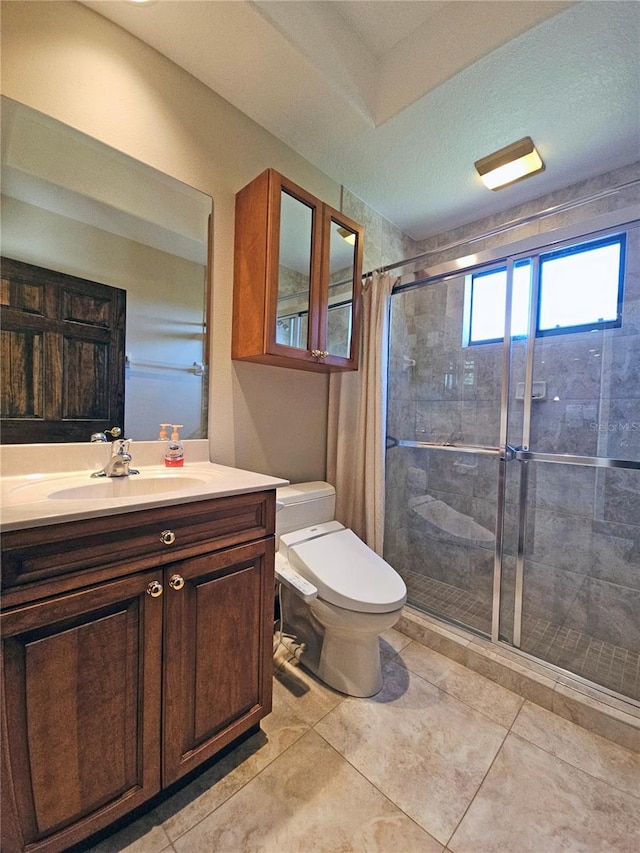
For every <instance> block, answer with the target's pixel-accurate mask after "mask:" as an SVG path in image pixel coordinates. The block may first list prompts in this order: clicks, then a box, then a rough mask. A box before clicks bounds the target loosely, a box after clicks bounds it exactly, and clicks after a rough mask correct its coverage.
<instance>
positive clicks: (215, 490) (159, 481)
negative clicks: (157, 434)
mask: <svg viewBox="0 0 640 853" xmlns="http://www.w3.org/2000/svg"><path fill="white" fill-rule="evenodd" d="M152 449H153V450H155V446H154V447H153V448H152ZM95 463H97V464H95V467H94V469H93V470H98V469H99V467H100V465H101V464H102V461H101V460H95ZM286 483H287V481H286V480H281V479H279V478H275V477H267V476H265V475H263V474H256V473H254V472H252V471H243V470H242V469H240V468H229V467H227V466H226V465H218V464H215V463H213V462H192V463H186V464H185V465H184V467H183V468H178V469H175V468H173V469H172V468H166V467H165V466H164V465H140V473H139V474H130V475H129V476H128V477H104V478H102V477H101V478H92V477H91V469H89V470H86V469H84V470H75V471H68V472H64V473H63V472H59V473H51V474H45V473H35V472H34V473H25V474H23V475H18V476H11V477H0V529H2V530H3V531H4V530H17V529H20V528H23V527H34V526H38V525H42V524H53V523H55V522H63V521H74V520H77V519H83V518H94V517H98V516H101V515H113V514H114V513H121V512H130V511H132V510H136V509H144V508H151V507H157V506H172V505H176V504H183V503H190V502H193V501H201V500H208V499H211V498H217V497H224V496H228V495H239V494H246V493H247V492H256V491H262V490H264V489H274V488H277V486H283V485H285V484H286Z"/></svg>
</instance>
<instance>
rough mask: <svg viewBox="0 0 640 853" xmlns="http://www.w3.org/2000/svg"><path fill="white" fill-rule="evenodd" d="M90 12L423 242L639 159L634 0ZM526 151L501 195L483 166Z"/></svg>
mask: <svg viewBox="0 0 640 853" xmlns="http://www.w3.org/2000/svg"><path fill="white" fill-rule="evenodd" d="M84 5H86V6H88V7H90V8H92V9H94V10H95V11H97V12H99V13H100V14H102V15H104V16H106V17H108V18H110V19H111V20H113V21H114V22H116V23H118V24H119V25H120V26H122V27H123V28H124V29H126V30H128V31H129V32H131V33H133V34H134V35H136V36H137V37H138V38H140V39H141V40H142V41H144V42H146V43H148V44H150V45H151V46H153V47H155V48H156V49H157V50H159V51H160V52H161V53H163V54H164V55H166V56H167V57H169V58H170V59H172V60H173V61H174V62H176V63H177V64H178V65H180V66H181V67H183V68H185V69H186V70H187V71H189V72H190V73H191V74H193V75H194V76H195V77H197V78H198V79H200V80H201V81H203V82H204V83H205V84H206V85H208V86H210V88H212V89H213V90H214V91H216V92H218V93H219V94H220V95H222V96H223V97H224V98H226V99H227V100H228V101H230V102H231V103H233V104H234V105H235V106H236V107H238V109H240V110H242V111H243V112H245V113H246V114H247V115H249V116H250V117H251V118H253V119H254V120H255V121H256V122H258V123H259V124H260V125H262V126H263V127H265V128H266V129H267V130H269V131H270V132H272V133H273V134H274V135H275V136H277V137H278V138H279V139H281V140H282V141H283V142H285V143H286V144H287V145H289V146H291V147H292V148H293V149H295V150H296V151H298V152H299V153H300V154H301V155H303V156H304V157H306V158H307V159H308V160H309V161H310V162H312V163H313V164H314V165H316V166H317V167H318V168H320V169H321V170H322V171H324V172H325V173H326V174H328V175H329V176H330V177H332V178H333V179H334V180H336V181H338V182H339V183H341V184H344V185H345V186H346V187H347V188H348V189H349V190H351V191H352V192H353V193H355V194H356V195H358V196H359V197H361V198H362V199H363V200H364V201H366V202H367V203H368V204H370V205H371V206H372V207H373V208H375V209H376V210H378V211H379V212H380V213H382V214H383V215H384V216H386V217H387V218H388V219H390V220H391V221H392V222H394V223H395V224H397V225H399V226H400V227H401V228H402V229H403V230H404V231H405V232H406V233H408V234H409V235H411V236H412V237H414V238H415V239H420V238H422V237H425V236H429V235H432V234H435V233H438V232H440V231H443V230H445V229H448V228H451V227H455V226H456V225H460V224H463V223H465V222H468V221H471V220H473V219H476V218H478V217H480V216H486V215H490V214H492V213H495V212H497V211H499V210H501V209H504V208H507V207H512V206H514V205H516V204H520V203H522V202H524V201H528V200H530V199H532V198H536V197H537V196H540V195H543V194H545V193H547V192H551V191H553V190H555V189H559V188H561V187H564V186H568V185H569V184H571V183H574V182H576V181H579V180H581V179H584V178H588V177H591V176H593V175H596V174H599V173H602V172H604V171H607V170H609V169H614V168H617V167H619V166H623V165H627V164H628V163H631V162H633V161H634V160H637V159H638V155H639V151H640V66H639V63H638V45H639V44H640V3H637V2H635V0H629V2H616V0H612V2H609V0H603V2H600V0H582V2H573V3H570V2H553V0H546V2H537V1H536V0H533V2H528V0H514V2H510V0H506V2H505V1H504V0H497V2H493V1H492V0H483V2H474V0H471V2H467V0H450V2H440V0H438V1H437V2H436V0H434V2H431V0H420V1H419V2H417V0H397V1H396V2H385V1H384V0H373V1H372V2H371V1H370V0H355V2H354V0H333V2H326V0H321V2H315V0H263V1H262V2H244V0H199V2H191V0H156V2H155V3H150V4H149V5H139V4H134V3H128V2H108V3H105V2H95V1H93V0H92V1H90V0H87V2H85V4H84ZM525 135H530V136H532V137H533V139H534V141H535V142H536V145H537V146H538V149H539V150H540V152H541V154H542V156H543V159H544V160H545V163H546V170H545V171H544V172H543V173H542V174H540V175H539V176H536V177H535V178H532V179H531V180H529V181H524V182H522V183H519V184H516V185H514V186H513V187H509V188H507V189H504V190H502V191H499V192H497V193H492V192H491V191H489V190H487V189H485V188H484V187H483V186H482V184H481V183H480V181H479V179H478V176H477V175H476V174H475V171H474V168H473V163H474V161H475V160H477V159H479V158H480V157H482V156H485V155H486V154H489V153H491V152H492V151H495V150H496V149H498V148H501V147H503V146H504V145H507V144H509V143H510V142H513V141H515V140H517V139H519V138H521V137H522V136H525Z"/></svg>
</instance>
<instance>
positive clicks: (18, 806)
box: [0, 571, 162, 853]
mask: <svg viewBox="0 0 640 853" xmlns="http://www.w3.org/2000/svg"><path fill="white" fill-rule="evenodd" d="M157 579H158V573H157V572H156V571H149V572H143V573H140V574H137V575H133V576H130V577H127V578H124V579H122V580H118V581H115V582H112V583H104V584H101V585H98V586H96V587H93V588H91V589H85V590H81V591H78V592H73V593H69V594H67V595H62V596H58V597H55V598H52V599H46V600H44V601H41V602H39V603H36V604H32V605H28V606H24V607H16V608H14V609H12V610H8V611H5V612H4V613H3V614H2V617H1V621H0V624H1V628H2V663H3V676H2V677H3V699H2V705H3V714H2V728H3V732H2V738H3V750H2V753H3V761H2V791H3V798H2V799H3V806H2V807H3V821H2V850H3V851H4V853H15V851H19V850H24V849H26V848H27V847H28V849H30V850H38V851H47V853H55V851H62V850H66V849H67V848H68V847H69V846H70V845H71V844H73V843H75V842H77V841H79V840H81V839H83V838H85V837H86V836H87V835H89V834H91V833H92V832H95V831H97V830H98V829H101V828H102V827H103V826H106V825H108V824H109V823H111V822H112V821H114V820H115V819H116V818H118V817H120V816H121V815H123V814H125V813H127V812H128V811H130V810H131V809H132V808H134V807H135V806H137V805H139V804H141V803H142V802H144V801H145V800H147V799H148V798H149V797H150V796H151V795H153V794H154V793H156V792H157V791H158V790H159V789H160V758H159V750H158V743H159V739H160V691H161V651H162V598H161V597H160V598H153V597H151V595H148V594H147V589H148V587H149V584H150V583H151V582H152V581H154V580H157ZM160 579H161V576H160ZM9 733H10V735H11V736H10V737H9Z"/></svg>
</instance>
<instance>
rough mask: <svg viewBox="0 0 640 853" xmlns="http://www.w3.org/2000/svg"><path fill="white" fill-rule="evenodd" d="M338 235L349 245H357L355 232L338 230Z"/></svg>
mask: <svg viewBox="0 0 640 853" xmlns="http://www.w3.org/2000/svg"><path fill="white" fill-rule="evenodd" d="M338 234H339V235H340V236H341V237H342V239H343V240H345V241H346V242H347V243H351V245H352V246H355V244H356V235H355V233H354V232H353V231H349V229H348V228H338Z"/></svg>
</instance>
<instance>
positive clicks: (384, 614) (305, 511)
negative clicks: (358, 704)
mask: <svg viewBox="0 0 640 853" xmlns="http://www.w3.org/2000/svg"><path fill="white" fill-rule="evenodd" d="M277 501H278V513H277V515H276V535H277V539H278V552H277V554H276V580H278V581H280V582H281V584H282V590H281V600H282V614H281V615H282V618H283V626H284V631H285V632H286V633H287V634H292V635H293V636H294V637H295V642H296V645H297V648H298V650H299V651H298V654H297V656H298V657H299V659H300V662H301V663H302V664H303V666H305V667H306V668H307V669H309V670H310V671H311V672H313V673H314V674H315V675H317V676H318V678H320V679H321V680H322V681H324V682H325V683H326V684H328V685H330V686H331V687H334V688H335V689H336V690H339V691H341V692H342V693H346V694H348V695H350V696H373V695H374V694H375V693H377V692H378V691H379V690H380V688H381V687H382V670H381V665H380V646H379V638H380V634H381V633H382V632H383V631H386V630H387V629H388V628H391V627H392V626H393V625H395V623H396V622H397V620H398V619H399V617H400V614H401V612H402V607H403V605H404V603H405V601H406V597H407V588H406V586H405V584H404V581H403V580H402V578H401V577H400V575H399V574H398V573H397V572H396V571H395V570H394V569H393V568H392V567H391V566H390V565H389V564H388V563H387V562H385V561H384V560H383V559H382V558H381V557H379V556H378V555H377V554H376V553H375V552H374V551H372V550H371V549H370V548H369V547H367V545H365V543H364V542H362V540H360V539H359V538H358V537H357V536H356V535H355V533H353V531H351V530H348V529H347V528H345V527H344V526H343V525H342V524H340V523H339V522H337V521H335V520H333V514H334V509H335V490H334V489H333V486H330V485H329V484H328V483H322V482H314V483H300V484H297V485H295V486H286V487H284V488H281V489H278V490H277ZM300 579H302V582H301V580H300Z"/></svg>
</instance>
